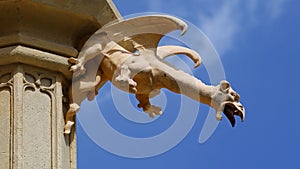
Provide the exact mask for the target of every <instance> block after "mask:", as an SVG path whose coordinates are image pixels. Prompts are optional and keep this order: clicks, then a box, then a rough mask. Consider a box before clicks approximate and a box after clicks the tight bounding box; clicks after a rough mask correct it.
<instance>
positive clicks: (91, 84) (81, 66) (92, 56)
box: [65, 15, 245, 133]
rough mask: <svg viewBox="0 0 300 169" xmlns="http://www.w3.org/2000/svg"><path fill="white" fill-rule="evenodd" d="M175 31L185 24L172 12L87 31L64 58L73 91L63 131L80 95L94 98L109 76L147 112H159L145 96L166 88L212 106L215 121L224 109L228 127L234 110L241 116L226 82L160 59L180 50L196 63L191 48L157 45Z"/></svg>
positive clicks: (183, 31) (70, 125)
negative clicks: (75, 52) (206, 79)
mask: <svg viewBox="0 0 300 169" xmlns="http://www.w3.org/2000/svg"><path fill="white" fill-rule="evenodd" d="M174 30H181V32H182V33H181V34H182V35H183V34H184V33H185V31H186V30H187V24H186V23H184V22H183V21H182V20H179V19H177V18H175V17H172V16H167V15H152V16H142V17H137V18H132V19H128V20H124V21H120V22H116V23H112V24H109V25H107V26H104V27H103V28H101V29H100V30H98V31H97V32H96V33H95V34H94V35H93V36H91V38H90V39H89V40H88V41H87V42H86V44H85V45H84V47H83V49H82V51H81V52H80V53H79V56H78V58H71V59H70V60H69V61H70V62H72V63H74V65H73V66H71V69H70V70H71V71H73V72H74V75H75V77H76V79H77V80H75V81H74V83H73V90H74V86H75V89H76V92H69V95H70V96H69V97H70V100H71V104H70V109H69V111H68V113H67V118H66V126H65V133H69V132H70V129H71V127H72V124H73V122H72V116H73V115H74V114H75V113H76V112H77V110H78V109H79V105H80V103H81V102H82V101H83V99H84V98H86V97H88V98H89V99H93V97H94V96H95V94H97V91H98V90H99V89H100V88H101V87H102V85H103V84H104V83H106V82H107V81H108V80H109V81H111V82H112V83H113V84H114V85H115V86H116V87H118V88H119V89H121V90H123V91H126V92H130V93H133V94H135V95H136V98H137V100H138V101H139V104H138V107H139V108H142V109H143V111H144V112H146V113H148V114H149V116H150V117H154V116H155V115H161V114H162V111H161V108H160V107H158V106H155V105H152V104H151V103H150V101H149V98H151V97H154V96H156V95H157V94H158V93H159V91H160V89H161V88H167V89H169V90H170V91H173V92H175V93H178V94H183V95H186V96H188V97H190V98H191V99H193V100H196V101H199V102H201V103H204V104H207V105H209V106H211V107H213V108H214V109H215V110H216V118H217V120H221V119H222V114H221V113H222V112H224V114H225V115H226V117H227V118H228V119H229V120H230V122H231V124H232V126H234V125H235V118H234V115H237V116H239V117H240V118H241V119H242V121H243V120H244V118H245V110H244V108H243V106H242V104H241V103H240V102H239V98H240V96H239V95H238V94H237V93H236V92H235V91H234V90H233V89H232V88H231V86H230V84H229V82H227V81H225V80H224V81H221V82H220V84H219V85H217V86H210V85H206V84H204V83H202V82H201V81H200V80H199V79H197V78H195V77H193V76H191V75H189V74H187V73H185V72H183V71H181V70H178V69H176V68H174V67H173V66H171V65H170V64H168V63H166V62H165V61H164V60H163V59H164V58H166V57H168V56H172V55H175V54H185V55H186V56H188V57H189V58H191V59H192V60H193V61H194V62H195V66H194V67H195V68H196V67H198V66H199V65H200V63H201V58H200V56H199V55H198V54H197V52H195V51H194V50H191V49H188V48H185V47H180V46H160V47H158V42H159V41H160V39H161V38H162V37H163V36H164V35H165V34H166V33H169V32H171V31H174ZM97 61H98V62H99V65H100V66H99V67H96V70H93V69H92V68H91V70H90V66H91V65H92V63H93V62H97ZM74 93H76V95H78V96H74ZM74 98H76V101H74Z"/></svg>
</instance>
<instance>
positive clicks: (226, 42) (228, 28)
mask: <svg viewBox="0 0 300 169" xmlns="http://www.w3.org/2000/svg"><path fill="white" fill-rule="evenodd" d="M286 2H287V0H272V1H271V0H268V1H260V0H248V1H236V0H230V1H229V0H227V1H223V3H219V4H214V5H212V6H208V7H210V8H211V10H210V11H212V12H211V14H205V13H203V12H201V10H199V12H198V14H197V15H198V16H199V24H198V25H199V27H200V28H201V29H202V30H203V31H204V33H206V35H207V36H208V37H209V38H210V40H211V41H212V42H213V44H214V45H215V47H216V49H217V50H218V52H219V53H220V54H221V55H224V54H225V53H226V52H228V51H229V50H231V49H232V48H233V46H234V44H235V43H236V39H237V37H239V35H241V33H244V32H243V31H244V30H246V29H249V28H250V27H255V25H256V24H259V22H261V18H265V19H267V20H269V21H273V20H275V19H277V18H278V17H279V16H280V15H281V14H282V12H283V10H284V5H285V3H286ZM187 12H188V11H187ZM264 21H265V20H264Z"/></svg>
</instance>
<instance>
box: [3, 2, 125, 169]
mask: <svg viewBox="0 0 300 169" xmlns="http://www.w3.org/2000/svg"><path fill="white" fill-rule="evenodd" d="M118 18H120V15H119V13H118V11H117V10H116V8H115V7H114V5H113V3H112V2H111V1H110V0H69V1H65V0H3V1H0V169H35V168H37V169H48V168H49V169H50V168H51V169H75V168H76V133H75V132H74V131H75V130H72V131H73V133H71V134H70V135H66V136H65V135H64V134H63V126H64V116H65V113H66V110H67V108H68V107H67V106H68V98H67V95H66V94H67V93H66V91H67V89H68V87H69V85H70V81H71V78H72V75H71V73H70V72H69V71H68V69H69V66H70V65H69V63H68V58H69V57H76V56H77V54H78V51H79V50H80V47H81V46H82V44H83V43H84V41H85V39H87V38H88V37H89V36H90V35H91V34H92V33H93V32H95V31H96V30H97V29H98V28H100V27H101V26H103V25H104V24H106V23H108V22H110V21H112V20H115V19H118Z"/></svg>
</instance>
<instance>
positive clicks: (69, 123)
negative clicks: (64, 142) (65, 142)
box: [64, 121, 75, 134]
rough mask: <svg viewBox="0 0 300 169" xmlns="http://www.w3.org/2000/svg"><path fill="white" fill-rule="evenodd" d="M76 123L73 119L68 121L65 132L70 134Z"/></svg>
mask: <svg viewBox="0 0 300 169" xmlns="http://www.w3.org/2000/svg"><path fill="white" fill-rule="evenodd" d="M74 123H75V122H73V121H68V122H67V123H66V125H65V126H64V133H65V134H70V132H71V128H72V126H73V125H74Z"/></svg>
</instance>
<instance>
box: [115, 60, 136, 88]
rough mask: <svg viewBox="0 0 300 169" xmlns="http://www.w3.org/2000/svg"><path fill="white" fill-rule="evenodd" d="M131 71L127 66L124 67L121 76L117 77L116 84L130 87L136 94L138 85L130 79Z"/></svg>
mask: <svg viewBox="0 0 300 169" xmlns="http://www.w3.org/2000/svg"><path fill="white" fill-rule="evenodd" d="M130 76H131V71H130V69H129V67H128V66H127V65H122V66H121V70H120V74H119V75H118V76H117V77H116V79H115V80H116V82H119V83H121V84H122V85H129V87H130V89H131V90H132V91H133V92H136V91H137V90H136V86H137V83H136V82H135V81H134V80H133V79H132V78H131V77H130Z"/></svg>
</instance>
